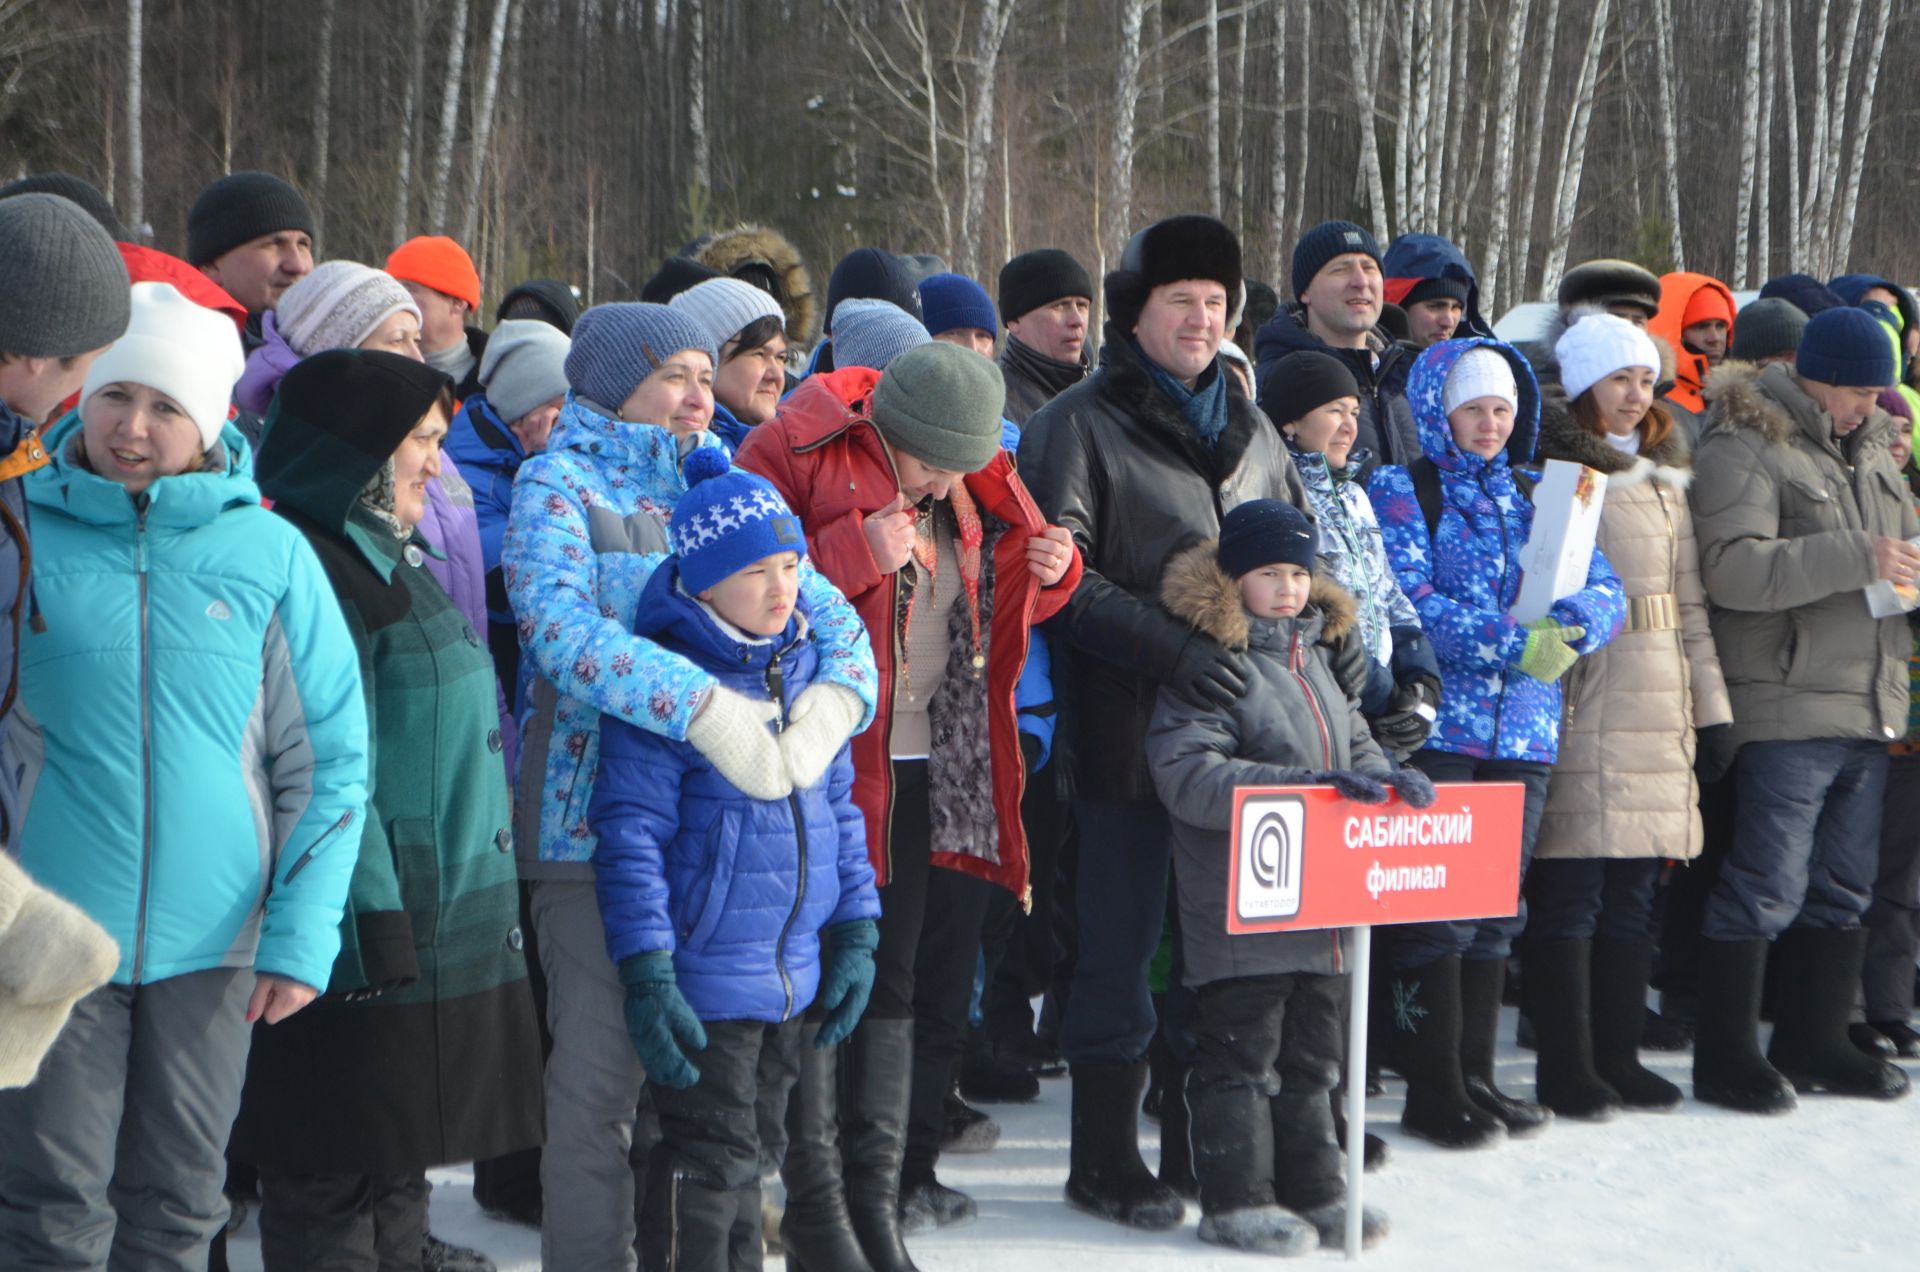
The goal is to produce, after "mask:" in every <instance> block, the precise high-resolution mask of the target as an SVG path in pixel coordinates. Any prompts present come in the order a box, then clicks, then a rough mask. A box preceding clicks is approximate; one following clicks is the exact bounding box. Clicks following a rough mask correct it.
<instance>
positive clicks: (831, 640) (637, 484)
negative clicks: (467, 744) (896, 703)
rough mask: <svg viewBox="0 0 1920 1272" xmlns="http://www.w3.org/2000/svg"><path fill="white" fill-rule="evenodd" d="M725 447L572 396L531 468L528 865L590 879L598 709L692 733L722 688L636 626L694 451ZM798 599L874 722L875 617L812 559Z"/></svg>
mask: <svg viewBox="0 0 1920 1272" xmlns="http://www.w3.org/2000/svg"><path fill="white" fill-rule="evenodd" d="M720 444H721V442H720V439H719V438H717V437H715V436H714V435H713V434H711V433H700V434H697V435H695V437H694V439H693V440H692V441H690V442H686V443H682V442H681V441H680V439H678V438H676V437H674V436H673V434H671V433H669V432H668V431H667V430H666V429H663V428H654V427H651V426H648V425H636V424H629V423H625V422H623V421H618V420H614V419H611V418H609V417H608V416H607V415H605V414H602V413H601V412H600V411H599V410H597V409H595V408H594V407H593V406H592V405H591V404H589V403H587V402H584V401H581V400H579V399H576V398H574V397H572V396H569V397H568V399H567V404H566V406H565V407H564V408H563V409H562V410H561V412H560V420H559V422H558V423H556V424H555V425H554V426H553V434H552V436H551V437H550V438H549V439H548V442H547V449H546V450H545V451H544V452H542V453H541V454H538V455H535V456H533V457H531V458H529V459H528V460H527V461H526V463H524V464H522V465H521V467H520V473H519V476H518V478H517V479H516V480H515V482H514V490H513V512H512V514H511V516H510V517H509V519H508V522H507V535H506V540H505V542H504V544H503V545H502V547H501V553H500V559H501V565H502V567H503V570H504V573H505V577H506V586H507V599H508V600H509V601H510V602H511V603H512V605H513V612H514V615H515V617H516V619H517V620H518V623H519V628H520V649H521V654H522V660H521V669H522V680H523V682H524V683H526V684H527V686H528V688H529V692H527V693H525V694H523V696H522V699H521V700H522V702H523V703H524V704H525V706H524V715H525V718H524V719H523V720H522V723H521V734H520V736H521V742H520V747H521V750H520V774H519V782H518V783H517V792H518V793H517V805H516V808H515V813H514V840H515V844H516V847H517V851H518V854H519V859H520V869H521V873H522V875H523V876H526V877H529V878H554V877H568V878H578V879H582V880H586V879H591V878H592V877H593V876H592V865H591V860H592V857H593V846H594V837H593V832H592V830H591V829H590V828H589V826H588V824H587V806H588V803H589V801H590V800H591V798H592V795H593V778H594V773H595V771H596V769H597V767H598V764H599V752H600V716H601V713H602V712H605V713H607V714H610V715H615V716H618V717H620V718H621V719H623V720H626V721H629V722H631V723H633V724H636V725H638V726H639V727H641V728H643V729H648V730H651V731H652V732H655V733H658V734H660V735H661V736H662V737H667V738H672V739H674V740H675V741H680V740H683V739H684V738H685V737H686V735H687V724H688V723H689V722H690V721H691V720H692V718H693V711H694V708H695V707H696V706H697V705H698V704H699V703H700V701H701V699H702V698H703V697H704V695H705V694H706V692H707V690H708V689H709V688H710V687H711V686H712V685H713V683H714V681H713V677H712V676H709V675H708V674H707V673H706V672H704V671H702V670H700V669H699V668H698V667H696V666H694V665H693V664H692V663H691V662H689V661H688V660H687V659H685V658H683V657H681V656H680V655H679V654H675V653H669V652H668V651H667V650H664V649H662V648H660V647H659V646H658V645H656V644H654V643H653V642H652V641H650V640H648V639H646V638H645V637H643V636H637V635H635V634H634V630H633V629H634V623H635V619H636V617H637V614H638V611H639V604H640V595H641V592H642V591H643V590H644V589H645V587H646V584H647V580H648V579H649V578H650V577H651V576H652V574H653V571H654V569H655V568H656V567H657V566H658V565H659V564H660V562H661V561H662V560H663V559H664V558H665V556H666V553H667V551H668V544H667V533H666V524H667V518H668V517H670V516H671V515H672V513H673V505H674V503H675V501H676V500H678V499H679V498H680V496H681V495H682V494H684V493H685V492H686V489H687V483H686V477H685V476H684V475H683V474H682V472H681V467H680V466H681V462H682V460H683V459H684V455H683V454H682V448H683V446H684V447H686V448H687V449H691V448H692V447H695V446H718V445H720ZM800 595H801V596H802V597H803V598H804V599H805V600H806V602H807V605H808V607H809V609H810V611H811V613H812V615H813V625H814V635H815V639H816V641H817V643H818V648H819V656H820V673H819V678H820V679H822V680H827V681H831V682H833V683H836V684H841V685H845V686H846V687H847V688H849V689H851V690H853V691H854V692H855V693H856V694H858V695H859V696H860V701H861V702H862V703H864V704H865V705H866V714H865V717H864V718H863V719H862V720H861V723H860V727H861V728H863V729H864V728H865V727H866V726H867V723H868V722H869V721H871V720H872V718H873V710H874V701H875V674H874V667H873V649H872V647H871V646H870V645H869V644H868V643H867V630H866V627H865V625H864V624H862V623H861V621H860V616H859V615H858V614H856V613H855V612H854V609H853V607H852V606H851V605H849V604H848V603H847V600H846V598H845V597H844V596H842V595H841V594H840V592H839V589H837V588H835V587H834V586H833V584H831V583H829V582H828V581H827V580H826V578H825V577H824V576H822V575H821V574H819V573H818V572H817V571H815V570H814V569H813V567H812V566H811V565H809V564H806V563H804V562H803V563H802V565H801V568H800Z"/></svg>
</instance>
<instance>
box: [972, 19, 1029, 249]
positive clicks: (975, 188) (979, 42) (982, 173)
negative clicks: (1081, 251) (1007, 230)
mask: <svg viewBox="0 0 1920 1272" xmlns="http://www.w3.org/2000/svg"><path fill="white" fill-rule="evenodd" d="M1018 3H1019V0H981V4H980V21H979V26H977V27H976V28H975V29H974V41H973V68H972V69H973V77H972V85H973V87H972V91H971V93H970V94H969V98H970V99H971V102H972V107H973V109H972V110H971V112H970V113H969V114H968V117H967V144H966V151H967V180H966V186H965V188H964V189H963V190H962V191H961V200H962V202H961V205H960V253H959V257H960V259H959V261H958V268H959V270H960V272H961V273H963V274H968V275H973V274H975V273H978V272H983V271H981V260H980V252H981V247H982V244H981V242H980V239H981V228H980V227H981V223H982V222H983V221H984V220H985V218H986V209H987V168H988V164H989V162H990V161H991V160H992V158H993V155H992V150H993V112H994V98H995V92H994V89H995V82H996V81H997V79H998V78H999V74H1000V50H1001V48H1002V47H1003V46H1004V45H1005V44H1006V41H1007V28H1008V27H1009V26H1010V25H1011V24H1012V22H1013V11H1014V9H1015V7H1016V6H1017V5H1018ZM1007 237H1008V238H1009V239H1010V238H1011V237H1012V235H1011V234H1009V235H1008V236H1007Z"/></svg>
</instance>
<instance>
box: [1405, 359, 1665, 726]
mask: <svg viewBox="0 0 1920 1272" xmlns="http://www.w3.org/2000/svg"><path fill="white" fill-rule="evenodd" d="M1480 347H1485V348H1488V349H1492V350H1495V351H1496V352H1498V353H1499V354H1500V355H1501V356H1502V357H1504V358H1506V360H1507V362H1508V363H1509V364H1510V365H1511V366H1512V367H1513V378H1514V383H1515V384H1516V385H1518V386H1519V389H1520V409H1519V410H1518V411H1517V412H1516V413H1515V415H1514V425H1513V436H1512V438H1511V439H1509V441H1508V442H1507V448H1506V450H1504V451H1503V452H1501V453H1500V454H1498V455H1496V456H1494V457H1493V458H1492V459H1482V458H1481V457H1480V456H1478V455H1472V454H1468V453H1467V452H1465V451H1463V450H1461V449H1460V448H1459V447H1458V446H1456V445H1454V441H1453V430H1452V429H1450V428H1449V427H1448V426H1447V411H1446V406H1445V405H1444V400H1443V397H1442V391H1443V390H1444V388H1445V386H1446V382H1447V373H1448V372H1449V371H1451V370H1453V364H1454V363H1456V362H1458V361H1459V360H1460V357H1461V355H1462V354H1464V353H1466V352H1467V350H1469V349H1474V348H1480ZM1407 400H1408V403H1409V404H1410V405H1411V406H1412V408H1413V419H1414V424H1415V426H1416V427H1417V428H1418V429H1419V430H1420V445H1421V446H1422V447H1423V448H1424V449H1425V451H1426V455H1427V458H1428V459H1430V460H1432V461H1433V463H1434V466H1435V467H1437V468H1438V469H1439V470H1440V491H1441V495H1442V507H1441V510H1440V523H1439V528H1438V530H1437V532H1436V533H1435V534H1433V535H1432V536H1429V535H1428V533H1427V523H1426V518H1425V516H1424V515H1423V514H1422V512H1421V510H1420V500H1419V497H1418V496H1417V495H1416V494H1415V493H1414V488H1413V479H1412V478H1411V477H1410V476H1408V474H1407V470H1406V469H1404V468H1401V467H1397V466H1393V467H1386V466H1383V467H1381V468H1379V469H1377V470H1376V471H1375V472H1374V474H1373V478H1372V480H1371V482H1370V483H1369V485H1368V495H1369V496H1370V497H1371V498H1372V500H1373V506H1374V510H1375V511H1376V512H1377V513H1378V514H1379V516H1380V529H1381V533H1382V535H1383V536H1384V538H1385V540H1386V545H1387V558H1388V560H1390V561H1392V562H1393V570H1394V574H1395V575H1396V576H1397V577H1398V578H1399V580H1400V587H1401V589H1402V590H1403V591H1405V592H1406V594H1407V599H1408V600H1410V601H1412V602H1413V607H1414V609H1416V610H1418V611H1419V614H1420V624H1421V626H1422V627H1424V628H1425V629H1426V632H1427V636H1428V637H1429V639H1431V640H1432V642H1433V646H1434V651H1435V653H1437V654H1438V655H1439V659H1440V681H1441V693H1440V718H1439V720H1438V721H1437V722H1436V723H1435V724H1434V727H1433V734H1432V736H1430V737H1429V738H1428V739H1427V745H1428V746H1429V747H1432V748H1433V749H1434V750H1437V751H1452V752H1455V753H1457V754H1460V755H1471V756H1473V757H1475V758H1477V759H1483V760H1485V759H1495V760H1527V761H1531V762H1534V763H1540V764H1551V763H1553V762H1554V760H1555V759H1556V758H1557V756H1558V754H1559V748H1560V684H1559V682H1558V681H1555V682H1553V683H1552V684H1545V683H1542V682H1541V681H1538V680H1535V679H1534V678H1533V677H1532V676H1529V675H1527V674H1526V673H1524V672H1522V671H1521V670H1520V668H1519V662H1520V655H1521V654H1522V653H1523V652H1524V651H1525V650H1526V647H1527V629H1526V628H1525V627H1523V626H1521V625H1520V624H1519V623H1517V622H1515V621H1514V619H1513V618H1512V617H1511V615H1510V614H1509V613H1508V611H1509V610H1510V609H1511V608H1512V606H1513V601H1514V598H1515V596H1517V595H1518V593H1519V591H1520V549H1521V547H1522V546H1523V545H1524V544H1525V543H1526V541H1527V536H1528V535H1529V534H1530V533H1531V532H1532V529H1533V503H1532V501H1531V500H1529V499H1528V498H1527V497H1526V496H1525V495H1523V494H1521V493H1520V489H1519V487H1517V486H1516V485H1515V484H1514V481H1513V469H1512V465H1513V464H1525V463H1527V462H1528V461H1530V460H1531V459H1532V458H1533V447H1534V442H1535V439H1536V438H1537V436H1538V434H1539V426H1540V389H1539V386H1538V385H1537V384H1536V383H1535V382H1534V378H1533V368H1531V367H1530V366H1528V365H1527V360H1526V359H1525V358H1523V357H1521V356H1520V354H1519V352H1518V351H1517V350H1515V349H1514V348H1513V347H1512V346H1510V345H1506V344H1502V343H1501V342H1500V341H1498V340H1485V339H1479V338H1475V339H1469V340H1446V341H1442V342H1441V343H1440V344H1437V345H1434V346H1433V347H1431V348H1429V349H1428V350H1426V351H1425V352H1424V353H1422V354H1421V355H1420V357H1419V360H1418V361H1416V362H1415V363H1414V364H1413V371H1412V372H1411V374H1410V376H1409V378H1408V382H1407ZM1626 615H1627V603H1626V596H1625V593H1624V592H1623V591H1622V589H1621V587H1620V580H1619V579H1618V578H1617V577H1615V575H1614V572H1613V567H1612V566H1610V565H1608V564H1607V559H1606V557H1605V556H1603V555H1601V553H1600V551H1599V550H1598V549H1595V550H1594V554H1593V563H1592V565H1591V566H1590V567H1589V568H1588V570H1587V586H1586V587H1585V588H1583V589H1582V590H1580V591H1578V592H1575V593H1574V594H1573V595H1572V596H1569V597H1566V598H1565V599H1564V600H1561V601H1559V602H1557V603H1556V604H1555V605H1554V607H1553V611H1552V616H1553V617H1554V618H1555V619H1556V620H1558V621H1559V622H1561V623H1566V624H1572V625H1577V626H1580V627H1584V628H1586V635H1585V636H1583V637H1582V638H1581V639H1580V640H1579V641H1578V642H1576V643H1575V644H1574V646H1573V647H1574V649H1575V650H1577V651H1578V652H1580V653H1582V654H1590V653H1592V652H1593V651H1594V650H1596V649H1598V648H1600V647H1601V646H1602V645H1605V644H1606V643H1607V642H1608V641H1610V640H1612V639H1613V638H1614V636H1615V635H1617V634H1618V633H1619V631H1620V627H1621V624H1622V623H1624V622H1625V621H1626Z"/></svg>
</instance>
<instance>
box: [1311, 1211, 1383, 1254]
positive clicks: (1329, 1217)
mask: <svg viewBox="0 0 1920 1272" xmlns="http://www.w3.org/2000/svg"><path fill="white" fill-rule="evenodd" d="M1300 1217H1301V1218H1302V1219H1305V1220H1306V1221H1307V1222H1308V1223H1310V1224H1312V1225H1313V1226H1314V1230H1315V1231H1317V1232H1318V1233H1319V1234H1320V1245H1321V1248H1323V1249H1327V1250H1338V1249H1341V1248H1343V1247H1344V1246H1345V1245H1346V1244H1347V1203H1346V1202H1344V1201H1330V1202H1328V1203H1327V1204H1326V1205H1324V1206H1316V1207H1314V1208H1313V1209H1312V1210H1303V1211H1301V1212H1300ZM1392 1231H1393V1224H1392V1223H1390V1222H1388V1220H1387V1212H1386V1211H1384V1210H1376V1209H1375V1208H1374V1207H1372V1206H1361V1207H1360V1248H1361V1249H1362V1250H1371V1249H1373V1247H1375V1246H1377V1245H1379V1244H1380V1243H1381V1242H1382V1241H1385V1240H1386V1239H1387V1234H1388V1233H1389V1232H1392Z"/></svg>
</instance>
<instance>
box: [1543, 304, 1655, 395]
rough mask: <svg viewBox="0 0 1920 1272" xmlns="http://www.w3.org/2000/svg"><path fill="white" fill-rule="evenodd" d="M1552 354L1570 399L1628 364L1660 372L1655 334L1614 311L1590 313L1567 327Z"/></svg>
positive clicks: (1628, 365) (1562, 385)
mask: <svg viewBox="0 0 1920 1272" xmlns="http://www.w3.org/2000/svg"><path fill="white" fill-rule="evenodd" d="M1553 356H1554V357H1556V358H1558V359H1559V360H1560V385H1561V387H1562V388H1564V389H1566V391H1567V397H1568V398H1569V399H1571V398H1577V397H1579V396H1580V395H1581V394H1582V393H1585V392H1586V391H1587V390H1588V389H1590V388H1592V387H1593V386H1594V385H1596V384H1598V383H1599V382H1600V381H1602V380H1604V379H1606V378H1607V377H1608V376H1610V375H1612V374H1613V373H1614V372H1615V371H1619V370H1622V369H1623V368H1626V367H1645V368H1646V369H1647V370H1649V371H1651V372H1653V373H1654V374H1655V375H1656V376H1657V375H1659V374H1660V350H1659V347H1658V346H1656V345H1655V344H1654V343H1653V337H1652V336H1650V335H1648V334H1647V333H1646V332H1645V331H1642V330H1641V329H1640V328H1639V327H1636V326H1634V325H1633V324H1632V323H1630V322H1628V321H1627V320H1626V319H1625V318H1619V317H1616V316H1614V315H1613V314H1588V315H1587V316H1586V317H1584V318H1582V319H1581V320H1580V321H1579V322H1576V323H1575V324H1573V326H1571V327H1568V328H1567V330H1566V332H1565V334H1563V335H1562V336H1561V337H1560V339H1559V341H1558V342H1556V343H1555V344H1554V346H1553Z"/></svg>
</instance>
